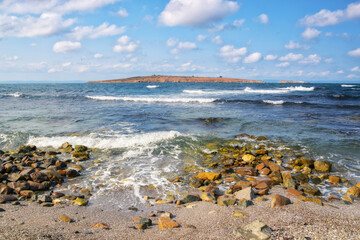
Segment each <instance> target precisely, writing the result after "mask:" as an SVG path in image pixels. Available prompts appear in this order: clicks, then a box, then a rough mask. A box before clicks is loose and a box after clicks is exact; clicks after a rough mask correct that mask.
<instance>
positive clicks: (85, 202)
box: [71, 198, 89, 206]
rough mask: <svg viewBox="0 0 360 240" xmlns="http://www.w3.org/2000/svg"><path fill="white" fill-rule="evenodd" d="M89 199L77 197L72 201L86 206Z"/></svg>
mask: <svg viewBox="0 0 360 240" xmlns="http://www.w3.org/2000/svg"><path fill="white" fill-rule="evenodd" d="M88 202H89V201H88V200H86V199H83V198H76V199H75V200H74V201H72V203H71V204H73V205H74V204H75V205H79V206H86V205H87V204H88Z"/></svg>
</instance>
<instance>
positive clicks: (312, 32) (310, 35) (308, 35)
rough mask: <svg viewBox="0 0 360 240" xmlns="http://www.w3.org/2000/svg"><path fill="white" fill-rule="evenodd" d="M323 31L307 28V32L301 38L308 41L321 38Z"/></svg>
mask: <svg viewBox="0 0 360 240" xmlns="http://www.w3.org/2000/svg"><path fill="white" fill-rule="evenodd" d="M320 33H321V31H319V30H317V29H315V28H306V29H305V31H304V32H303V33H302V34H301V36H302V37H303V38H305V39H307V40H311V39H314V38H317V37H319V35H320Z"/></svg>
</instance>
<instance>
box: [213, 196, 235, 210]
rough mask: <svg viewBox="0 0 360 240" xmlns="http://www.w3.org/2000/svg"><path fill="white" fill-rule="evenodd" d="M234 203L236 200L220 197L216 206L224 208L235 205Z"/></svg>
mask: <svg viewBox="0 0 360 240" xmlns="http://www.w3.org/2000/svg"><path fill="white" fill-rule="evenodd" d="M235 203H236V199H234V198H232V197H229V196H227V195H223V196H220V197H218V199H217V204H218V205H220V206H224V207H227V206H230V205H235Z"/></svg>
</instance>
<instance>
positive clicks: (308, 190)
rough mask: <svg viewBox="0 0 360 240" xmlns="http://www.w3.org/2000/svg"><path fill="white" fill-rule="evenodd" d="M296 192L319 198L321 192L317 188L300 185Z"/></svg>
mask: <svg viewBox="0 0 360 240" xmlns="http://www.w3.org/2000/svg"><path fill="white" fill-rule="evenodd" d="M298 190H300V191H303V192H304V193H306V194H308V195H311V196H321V195H322V194H321V192H320V190H319V189H318V188H317V187H314V186H311V185H310V184H301V185H300V186H299V188H298Z"/></svg>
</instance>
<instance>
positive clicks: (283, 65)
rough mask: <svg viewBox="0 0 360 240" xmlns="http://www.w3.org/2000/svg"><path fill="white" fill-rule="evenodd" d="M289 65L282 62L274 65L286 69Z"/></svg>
mask: <svg viewBox="0 0 360 240" xmlns="http://www.w3.org/2000/svg"><path fill="white" fill-rule="evenodd" d="M289 65H290V63H289V62H282V63H279V64H276V66H277V67H287V66H289Z"/></svg>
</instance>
